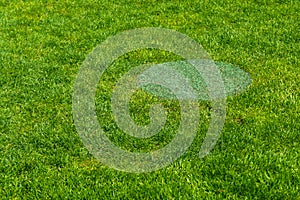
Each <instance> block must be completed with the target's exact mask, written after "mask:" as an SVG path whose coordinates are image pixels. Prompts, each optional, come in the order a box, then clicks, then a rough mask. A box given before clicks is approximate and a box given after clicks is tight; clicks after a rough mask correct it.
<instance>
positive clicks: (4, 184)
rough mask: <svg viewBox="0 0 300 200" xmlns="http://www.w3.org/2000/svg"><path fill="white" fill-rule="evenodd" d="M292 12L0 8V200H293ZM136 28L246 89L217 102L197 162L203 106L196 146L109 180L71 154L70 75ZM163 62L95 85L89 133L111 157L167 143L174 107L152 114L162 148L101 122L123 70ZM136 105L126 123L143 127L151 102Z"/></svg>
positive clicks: (258, 1)
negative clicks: (212, 63)
mask: <svg viewBox="0 0 300 200" xmlns="http://www.w3.org/2000/svg"><path fill="white" fill-rule="evenodd" d="M299 11H300V3H299V1H298V0H285V1H283V0H249V1H243V0H233V1H229V0H228V1H225V0H219V1H208V0H202V1H196V0H187V1H179V0H172V1H165V0H163V1H154V0H152V1H151V0H144V1H138V0H131V1H125V0H120V1H91V0H88V1H79V0H78V1H69V0H66V1H51V0H49V1H40V0H36V1H34V0H31V1H19V0H18V1H15V0H12V1H5V0H0V152H1V155H0V197H1V199H204V198H206V199H222V198H226V199H299V198H300V196H299V194H298V193H299V191H300V186H299V185H300V172H299V167H300V134H299V130H300V125H299V124H300V115H299V112H300V111H299V110H300V109H299V102H300V100H299V93H300V91H299V85H300V83H299V82H300V81H299V80H300V77H299V74H300V66H299V55H300V41H299V39H300V34H299V28H300V17H299V16H300V13H299ZM138 27H163V28H169V29H174V30H177V31H179V32H181V33H183V34H186V35H188V36H189V37H191V38H193V39H195V40H196V41H197V42H199V43H201V44H202V46H203V47H204V48H205V49H206V50H207V52H208V53H209V54H210V55H211V57H212V58H213V59H214V60H216V61H219V62H226V63H232V64H233V65H236V66H239V67H240V68H241V69H243V70H244V71H246V72H248V73H250V74H251V77H252V85H251V87H250V88H248V90H247V91H246V92H244V93H241V94H240V95H238V96H233V97H229V98H228V101H227V104H228V107H227V119H226V123H225V127H224V130H223V133H222V136H221V138H220V140H219V141H218V143H217V145H216V147H215V148H214V150H213V151H212V152H211V154H210V155H209V156H207V157H206V158H204V159H199V158H198V157H197V156H198V155H197V152H198V150H199V147H200V144H201V141H202V139H203V134H205V131H206V129H207V125H208V121H209V109H210V105H209V102H205V101H203V102H199V104H200V108H201V110H202V112H201V113H200V117H201V124H200V128H199V134H198V135H199V137H198V138H196V140H195V142H194V143H193V145H192V147H191V148H190V151H189V152H187V154H185V155H184V156H183V157H181V158H180V159H179V160H178V161H176V162H175V163H174V164H172V165H171V166H169V167H167V168H164V169H162V170H160V171H156V172H153V173H146V174H128V173H123V172H119V171H115V170H113V169H109V168H107V167H106V166H104V165H102V164H101V163H99V162H98V161H97V160H95V159H94V158H93V156H92V155H90V154H89V153H88V151H87V150H86V149H85V147H84V146H83V144H82V143H81V140H80V138H79V136H78V134H77V132H76V130H75V126H74V124H73V120H72V101H71V100H72V92H73V84H74V80H75V77H76V74H77V72H78V70H79V68H80V66H81V64H82V62H83V60H84V59H85V57H86V56H87V54H88V53H90V52H91V51H92V49H93V48H94V47H96V46H97V45H98V44H100V43H101V42H102V41H104V40H105V39H106V38H107V37H108V36H111V35H114V34H117V33H119V32H121V31H124V30H127V29H132V28H138ZM174 60H180V58H177V57H176V56H175V55H172V54H170V53H168V52H162V51H155V50H141V51H138V52H133V53H130V54H128V55H124V56H122V57H121V58H120V59H118V60H117V61H116V63H115V64H114V65H113V66H112V67H111V69H110V70H108V71H107V72H106V74H105V76H104V77H103V79H102V82H101V83H100V84H99V92H98V93H97V97H96V98H97V102H98V103H97V111H98V115H99V121H101V122H103V123H104V127H105V128H106V130H107V132H108V133H107V134H108V135H109V136H110V138H111V139H112V140H113V141H114V142H116V143H117V144H120V145H123V148H127V149H131V150H141V151H142V150H144V149H145V148H146V147H147V148H146V150H147V149H148V150H149V149H155V148H159V147H160V146H161V145H163V144H165V143H167V142H168V141H170V140H171V139H172V133H173V130H174V129H176V127H177V126H178V123H177V120H176V119H177V117H178V113H176V108H177V107H176V106H178V105H177V104H176V102H170V101H167V102H164V103H165V104H166V106H167V108H168V111H170V113H171V114H170V117H169V122H170V123H169V126H168V127H167V128H166V129H165V132H164V133H165V134H163V133H162V134H161V135H162V137H158V136H157V137H156V138H153V139H152V140H151V141H146V142H145V141H139V140H133V139H132V138H128V137H127V136H124V135H122V133H121V132H120V131H119V130H118V129H117V127H116V125H115V124H114V123H113V122H112V119H111V116H110V112H109V95H110V93H111V91H112V88H113V86H114V84H115V82H116V80H117V79H118V78H120V76H121V75H122V74H124V73H126V71H127V70H128V69H130V67H133V66H137V65H139V64H145V63H155V62H157V63H161V62H169V61H174ZM147 95H148V94H143V93H142V92H140V93H137V94H136V96H135V97H133V104H132V110H136V111H138V112H137V114H133V117H134V118H135V120H136V121H137V123H141V124H142V123H146V122H147V119H148V118H147V112H146V111H147V108H148V107H149V105H150V104H151V101H150V100H153V101H161V100H159V99H155V97H149V96H147ZM118 136H121V137H118ZM145 143H147V144H145ZM145 146H146V147H145Z"/></svg>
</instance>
